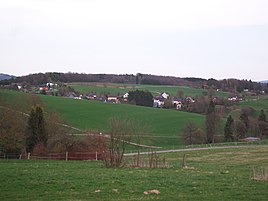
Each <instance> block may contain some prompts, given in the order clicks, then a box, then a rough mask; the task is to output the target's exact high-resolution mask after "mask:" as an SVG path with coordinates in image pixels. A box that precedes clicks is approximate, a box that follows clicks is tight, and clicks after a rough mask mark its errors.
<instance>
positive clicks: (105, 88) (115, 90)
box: [69, 83, 228, 97]
mask: <svg viewBox="0 0 268 201" xmlns="http://www.w3.org/2000/svg"><path fill="white" fill-rule="evenodd" d="M69 85H70V86H71V87H72V88H74V89H75V90H76V91H80V92H82V93H89V92H94V93H97V94H113V95H117V94H123V93H126V92H129V91H132V90H137V89H138V90H147V91H150V92H151V93H152V94H153V95H154V96H156V95H159V94H161V93H163V92H166V93H168V94H170V95H171V96H176V95H177V93H178V91H182V92H183V95H184V96H193V97H195V96H200V95H202V94H203V93H204V92H207V90H204V89H199V88H193V87H186V86H167V85H143V84H139V85H136V84H135V85H134V84H132V85H131V84H110V83H83V84H81V83H80V84H78V83H71V84H69ZM216 95H219V96H225V97H226V96H228V93H224V92H216Z"/></svg>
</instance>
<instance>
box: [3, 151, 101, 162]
mask: <svg viewBox="0 0 268 201" xmlns="http://www.w3.org/2000/svg"><path fill="white" fill-rule="evenodd" d="M0 159H28V160H31V159H45V160H103V153H102V152H60V153H45V154H34V153H24V154H18V153H3V152H0Z"/></svg>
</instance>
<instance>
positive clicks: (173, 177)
mask: <svg viewBox="0 0 268 201" xmlns="http://www.w3.org/2000/svg"><path fill="white" fill-rule="evenodd" d="M267 152H268V147H267V145H266V146H252V147H250V148H248V147H247V148H239V149H224V150H206V151H192V152H185V153H186V154H187V164H188V166H189V167H190V168H188V169H182V168H181V167H180V163H181V158H182V155H183V154H184V153H173V154H166V158H167V160H168V161H169V162H171V163H172V165H173V168H170V169H141V168H121V169H105V168H103V167H101V162H96V161H46V160H39V161H34V160H33V161H32V160H0V175H1V177H0V200H5V201H11V200H12V201H13V200H39V201H46V200H49V201H53V200H57V201H60V200H80V201H86V200H92V201H93V200H94V201H100V200H117V201H120V200H124V201H127V200H129V201H132V200H144V201H146V200H163V201H166V200H190V201H192V200H207V201H210V200H219V201H220V200H234V201H235V200H247V201H248V200H252V201H253V200H258V201H264V200H267V197H268V191H267V188H268V182H267V181H266V182H265V181H256V180H252V179H251V171H252V168H253V167H267V166H268V155H267ZM152 189H157V190H159V191H160V194H158V195H153V194H152V195H145V194H144V193H143V192H144V191H147V190H152Z"/></svg>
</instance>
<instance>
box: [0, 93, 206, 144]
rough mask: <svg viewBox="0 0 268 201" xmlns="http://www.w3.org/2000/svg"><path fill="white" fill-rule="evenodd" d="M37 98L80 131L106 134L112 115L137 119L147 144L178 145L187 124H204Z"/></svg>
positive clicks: (154, 112)
mask: <svg viewBox="0 0 268 201" xmlns="http://www.w3.org/2000/svg"><path fill="white" fill-rule="evenodd" d="M20 95H23V96H24V95H25V94H23V93H18V92H14V91H7V90H4V91H3V90H2V91H1V93H0V98H1V97H2V98H5V99H6V101H9V102H12V101H14V102H16V100H19V97H20ZM39 97H40V98H41V100H42V101H43V102H44V104H45V105H46V107H45V111H57V112H58V113H60V114H61V115H62V116H63V117H64V118H65V119H66V120H67V121H68V122H69V123H70V124H71V125H73V126H75V127H78V128H81V129H88V130H89V129H93V130H99V131H101V132H108V123H109V119H110V118H111V117H113V116H116V117H121V118H130V119H134V120H137V121H138V122H140V123H141V124H143V125H145V126H146V127H148V129H147V130H146V131H145V133H143V143H144V144H148V145H155V146H161V147H173V146H179V145H180V142H179V137H178V136H179V133H180V131H181V129H182V128H183V127H184V126H185V125H186V124H187V123H188V122H195V123H196V124H198V125H200V126H201V127H202V126H203V125H204V116H203V115H198V114H193V113H187V112H181V111H175V110H165V109H158V108H149V107H140V106H134V105H126V104H120V105H116V104H108V103H102V102H95V101H86V100H74V99H69V98H62V97H53V96H43V95H40V96H39ZM20 104H22V103H20Z"/></svg>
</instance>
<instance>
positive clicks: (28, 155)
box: [27, 152, 31, 160]
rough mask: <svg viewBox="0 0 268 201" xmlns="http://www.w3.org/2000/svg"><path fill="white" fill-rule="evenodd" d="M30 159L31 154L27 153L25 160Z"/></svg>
mask: <svg viewBox="0 0 268 201" xmlns="http://www.w3.org/2000/svg"><path fill="white" fill-rule="evenodd" d="M30 157H31V153H30V152H28V153H27V159H28V160H30Z"/></svg>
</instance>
